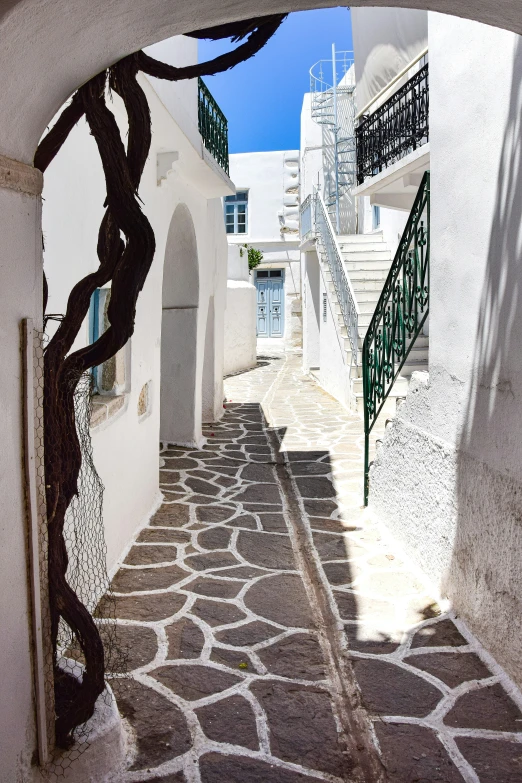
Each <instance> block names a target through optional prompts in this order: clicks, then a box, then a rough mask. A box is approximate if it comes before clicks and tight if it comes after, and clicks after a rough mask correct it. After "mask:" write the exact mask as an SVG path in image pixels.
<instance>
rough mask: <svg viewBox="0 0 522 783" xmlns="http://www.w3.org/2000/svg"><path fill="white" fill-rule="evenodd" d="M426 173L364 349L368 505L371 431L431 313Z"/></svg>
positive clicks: (428, 209)
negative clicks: (429, 312)
mask: <svg viewBox="0 0 522 783" xmlns="http://www.w3.org/2000/svg"><path fill="white" fill-rule="evenodd" d="M429 286H430V173H429V171H427V172H426V173H425V174H424V177H423V178H422V182H421V185H420V188H419V190H418V193H417V196H416V198H415V202H414V204H413V207H412V210H411V212H410V216H409V218H408V222H407V224H406V228H405V229H404V233H403V235H402V238H401V241H400V244H399V247H398V250H397V253H396V254H395V258H394V260H393V264H392V266H391V268H390V272H389V274H388V277H387V278H386V282H385V284H384V288H383V289H382V293H381V296H380V298H379V301H378V302H377V307H376V308H375V312H374V314H373V317H372V320H371V321H370V325H369V326H368V331H367V332H366V337H365V338H364V343H363V350H362V370H363V393H364V504H365V505H367V503H368V470H369V439H370V432H371V431H372V428H373V426H374V424H375V422H376V420H377V417H378V415H379V413H380V411H381V409H382V406H383V405H384V403H385V401H386V398H387V397H388V395H389V393H390V391H391V389H392V386H393V384H394V382H395V380H396V379H397V376H398V375H399V373H400V371H401V369H402V367H403V365H404V363H405V361H406V359H407V358H408V354H409V353H410V350H411V348H412V346H413V344H414V342H415V340H416V339H417V337H418V336H419V334H420V333H421V330H422V327H423V326H424V323H425V321H426V318H427V316H428V311H429V294H430V287H429Z"/></svg>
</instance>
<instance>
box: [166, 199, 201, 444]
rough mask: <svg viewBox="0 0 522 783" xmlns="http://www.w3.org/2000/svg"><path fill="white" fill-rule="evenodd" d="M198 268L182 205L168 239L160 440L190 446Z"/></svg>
mask: <svg viewBox="0 0 522 783" xmlns="http://www.w3.org/2000/svg"><path fill="white" fill-rule="evenodd" d="M198 306H199V267H198V250H197V243H196V232H195V230H194V223H193V221H192V216H191V214H190V211H189V209H188V207H187V206H186V205H185V204H179V205H178V206H177V207H176V209H175V211H174V214H173V216H172V220H171V223H170V227H169V233H168V236H167V246H166V250H165V264H164V268H163V292H162V322H161V390H160V399H161V403H160V406H161V412H160V439H161V440H163V441H168V442H170V443H180V444H192V443H194V441H195V437H196V418H198V417H196V398H197V397H198V395H197V394H196V369H197V344H198Z"/></svg>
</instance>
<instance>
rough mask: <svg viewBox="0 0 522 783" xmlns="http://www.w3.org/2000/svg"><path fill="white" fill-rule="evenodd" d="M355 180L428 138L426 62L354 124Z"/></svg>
mask: <svg viewBox="0 0 522 783" xmlns="http://www.w3.org/2000/svg"><path fill="white" fill-rule="evenodd" d="M355 133H356V144H357V183H358V185H362V184H363V182H364V181H365V179H367V178H368V177H374V176H375V175H377V174H380V173H381V172H382V171H383V170H384V169H386V168H388V167H389V166H391V165H392V164H393V163H396V162H397V161H398V160H401V159H402V158H405V157H406V156H407V155H409V154H411V153H412V152H414V151H415V150H417V149H418V148H419V147H421V146H422V145H424V144H427V143H428V141H429V82H428V64H426V65H424V66H423V67H422V68H421V69H420V70H419V71H417V73H416V74H415V75H414V76H413V77H412V78H411V79H409V80H408V81H407V82H406V84H403V85H402V87H400V88H399V89H398V90H397V92H395V93H394V94H393V95H392V96H391V98H388V100H387V101H386V102H385V103H383V104H382V106H379V108H378V109H376V110H375V111H374V112H373V113H372V114H368V115H364V116H363V117H362V118H361V121H360V123H359V125H358V127H357V128H356V131H355Z"/></svg>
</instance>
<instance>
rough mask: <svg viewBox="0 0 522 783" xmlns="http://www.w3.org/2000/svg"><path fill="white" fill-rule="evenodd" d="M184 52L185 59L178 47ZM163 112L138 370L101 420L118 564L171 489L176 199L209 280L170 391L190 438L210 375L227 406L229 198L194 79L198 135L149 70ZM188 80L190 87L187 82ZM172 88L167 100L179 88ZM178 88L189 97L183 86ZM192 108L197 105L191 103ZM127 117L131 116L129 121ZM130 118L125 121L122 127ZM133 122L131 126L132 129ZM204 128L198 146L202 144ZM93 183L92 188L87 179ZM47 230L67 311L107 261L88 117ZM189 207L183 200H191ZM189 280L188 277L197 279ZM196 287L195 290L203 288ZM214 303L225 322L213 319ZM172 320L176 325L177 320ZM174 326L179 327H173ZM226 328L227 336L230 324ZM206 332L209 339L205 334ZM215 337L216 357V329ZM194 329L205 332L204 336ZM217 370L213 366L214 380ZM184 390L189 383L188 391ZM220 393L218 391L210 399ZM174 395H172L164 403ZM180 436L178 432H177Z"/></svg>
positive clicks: (139, 319)
mask: <svg viewBox="0 0 522 783" xmlns="http://www.w3.org/2000/svg"><path fill="white" fill-rule="evenodd" d="M178 43H179V39H175V40H174V41H171V42H170V43H169V42H165V43H164V44H162V46H161V48H162V56H165V50H166V49H167V48H169V49H170V51H171V52H174V54H176V47H177V46H178ZM181 50H182V54H183V56H184V57H188V58H189V59H190V60H192V61H194V60H195V59H196V56H197V42H195V41H189V42H188V45H187V42H186V40H185V39H182V41H181ZM172 59H173V60H174V61H179V58H177V57H176V56H173V57H172ZM139 78H140V82H141V84H142V86H143V87H144V89H145V91H146V94H147V99H148V101H149V105H150V107H151V114H152V127H153V136H152V147H151V152H150V155H149V158H148V161H147V164H146V167H145V171H144V174H143V179H142V186H141V188H140V195H141V198H142V200H143V209H144V211H145V213H146V214H147V216H148V218H149V220H150V222H151V224H152V226H153V229H154V233H155V237H156V254H155V258H154V261H153V264H152V267H151V270H150V273H149V276H148V278H147V281H146V283H145V286H144V288H143V291H142V292H141V294H140V297H139V299H138V306H137V313H136V326H135V332H134V335H133V337H132V338H131V346H130V362H129V363H128V368H127V369H128V372H129V374H130V384H129V391H128V394H126V395H125V404H124V407H123V408H122V410H120V411H118V413H116V414H115V415H114V417H112V418H109V419H108V420H107V421H106V422H105V423H103V424H101V425H100V426H98V427H96V428H95V429H93V430H92V440H93V449H94V460H95V465H96V467H97V469H98V471H99V473H100V476H101V479H102V481H103V483H104V485H105V495H104V520H105V529H106V538H107V545H108V564H109V566H111V565H112V564H113V563H114V562H115V561H116V559H117V558H118V556H119V554H120V552H121V551H122V549H123V547H124V546H125V545H126V544H127V542H128V541H129V539H130V536H131V534H132V532H133V530H134V529H135V528H136V527H137V526H138V525H139V524H140V523H141V522H142V521H143V520H144V519H145V518H146V517H147V515H148V514H149V513H150V512H151V509H152V508H153V507H154V504H155V503H156V502H157V500H158V498H159V494H158V441H159V437H160V426H159V423H160V391H161V385H162V384H161V377H160V358H161V352H162V333H161V326H162V288H163V273H164V259H165V258H166V257H167V261H168V263H173V261H172V260H169V259H172V252H173V251H174V252H175V251H176V250H177V246H178V244H179V236H175V237H174V239H172V236H171V241H174V244H175V245H176V247H175V248H171V249H170V250H169V251H168V252H167V256H166V248H167V243H168V241H169V228H170V226H171V221H172V222H174V221H173V215H174V216H175V219H176V215H177V214H178V212H177V211H176V208H177V207H179V208H180V209H183V210H184V211H185V213H186V214H187V215H188V220H189V221H191V222H192V223H193V226H194V232H195V238H194V242H195V254H194V257H191V258H189V257H188V255H187V254H185V256H183V257H180V258H178V262H179V264H180V270H179V271H180V272H181V273H183V265H185V266H187V267H188V265H189V264H190V263H192V264H194V263H195V264H196V265H197V267H198V268H197V269H196V270H195V273H196V279H197V278H199V285H198V286H197V287H196V290H195V300H194V301H192V300H191V302H190V303H189V304H190V305H196V307H195V308H194V309H192V310H190V311H187V310H183V309H181V310H179V309H178V310H175V311H169V312H173V313H174V315H176V314H177V315H181V316H182V317H184V316H185V315H186V313H187V312H189V315H190V316H191V317H192V318H193V319H195V322H194V326H193V329H192V331H191V333H190V340H191V341H190V343H189V344H188V345H185V344H183V345H181V346H178V345H177V344H176V340H178V342H179V339H178V338H179V334H184V332H185V327H184V326H183V325H181V326H180V324H179V323H178V322H176V323H177V326H178V327H179V328H176V329H174V330H172V329H171V330H170V331H169V330H168V329H167V327H166V332H165V335H163V350H164V352H165V351H167V352H172V351H174V352H176V351H178V350H179V356H178V363H180V364H179V367H180V378H181V377H183V376H184V374H185V373H188V372H189V364H190V363H193V365H194V370H193V376H194V378H193V384H192V396H191V395H188V394H186V391H187V390H186V389H184V388H182V385H180V383H181V381H180V383H178V384H177V385H176V381H175V379H174V381H173V382H172V385H171V387H170V388H171V391H172V395H171V396H172V399H171V401H170V405H171V410H172V414H173V418H174V420H175V422H176V425H177V427H178V428H179V438H180V439H181V440H185V441H188V442H198V441H200V439H201V421H202V406H203V389H202V387H203V385H204V383H205V382H206V384H207V386H208V387H209V388H208V389H207V392H206V394H207V408H209V407H210V410H211V411H212V410H213V412H214V413H215V414H217V415H219V413H220V412H222V399H223V393H222V376H223V372H222V363H223V336H222V330H223V311H224V306H225V286H226V262H227V243H226V238H225V232H224V227H223V219H222V208H221V201H220V199H219V198H217V197H216V198H211V199H210V200H209V198H208V196H209V188H208V181H206V180H205V176H204V174H205V172H203V171H202V167H204V168H205V169H207V170H208V167H207V166H206V164H204V163H203V161H202V159H201V149H200V148H201V141H200V137H199V134H198V131H197V102H196V98H197V92H196V91H197V85H196V82H194V81H192V82H190V83H187V84H186V85H184V88H183V89H184V93H185V97H186V98H190V101H189V100H187V101H186V102H185V113H184V114H182V117H183V122H184V123H185V129H186V128H187V123H188V122H189V120H190V122H191V123H192V125H193V128H192V130H191V131H190V132H189V133H188V135H187V134H186V133H185V132H184V131H182V130H181V129H180V127H179V125H178V124H177V122H176V121H175V120H174V119H173V117H172V115H171V113H170V111H172V112H174V111H176V110H177V103H176V101H175V100H174V99H173V100H172V101H171V102H170V109H168V108H167V106H166V105H164V104H163V103H162V102H161V101H160V99H159V97H158V95H157V94H156V93H155V92H154V90H153V88H152V86H151V84H150V82H149V81H148V80H147V79H146V78H145V77H142V76H140V77H139ZM176 87H178V86H176ZM163 97H164V99H165V102H166V103H169V101H168V100H167V98H168V92H164V94H163ZM174 98H176V100H177V98H179V96H177V95H176V94H175V93H174ZM113 100H114V104H113V108H114V111H115V113H116V116H117V119H118V121H120V120H122V118H123V116H124V114H123V110H122V106H121V104H120V100H119V98H118V97H117V96H114V97H113ZM189 111H190V114H189V113H188V112H189ZM122 121H123V120H122ZM122 127H123V126H122ZM123 129H124V128H123ZM194 138H197V139H198V140H199V141H198V147H197V148H195V147H194V146H193V144H192V141H191V140H192V139H194ZM171 151H175V152H177V153H178V156H177V160H174V161H173V163H172V169H171V171H170V173H168V172H167V171H163V174H164V178H163V179H161V181H160V184H158V169H157V154H158V153H164V152H171ZM206 176H207V178H209V177H210V178H211V177H214V179H215V180H216V182H215V183H214V190H216V191H217V192H216V195H217V194H219V193H220V192H221V193H227V192H231V189H230V188H229V187H228V186H227V184H226V182H225V179H223V180H222V181H220V182H219V181H218V180H219V178H218V177H217V175H216V174H214V173H212V172H211V173H210V175H209V174H208V171H207V174H206ZM79 182H81V187H78V183H79ZM44 199H45V201H44V217H43V221H44V235H45V240H46V252H45V269H46V273H47V277H48V282H49V291H50V297H49V306H48V311H49V312H57V313H60V312H63V311H64V308H65V304H66V295H67V294H68V292H69V291H70V289H71V287H72V285H73V283H74V282H75V281H76V280H77V279H79V277H81V276H83V275H85V274H86V273H87V272H89V271H91V270H93V269H95V268H96V266H97V258H96V238H97V231H98V226H99V222H100V220H101V217H102V215H103V208H102V205H103V199H104V187H103V179H102V172H101V166H100V163H99V159H98V156H97V152H96V147H95V143H94V140H93V139H92V137H91V136H90V135H89V134H88V130H87V127H86V125H85V123H80V125H79V126H78V127H77V128H76V129H75V130H74V131H73V132H72V133H71V135H70V137H69V139H68V140H67V142H66V144H65V145H64V148H63V149H62V151H61V154H60V156H58V157H57V158H56V160H55V161H54V163H53V164H52V166H51V167H50V168H49V171H48V173H47V174H46V178H45V189H44ZM180 205H181V206H180ZM190 276H191V270H189V269H188V268H187V270H185V274H180V275H179V278H178V280H177V284H178V286H179V295H180V297H181V299H179V301H178V300H176V301H173V302H172V303H170V304H173V306H174V307H176V306H177V305H179V306H180V307H183V305H184V304H186V302H184V300H183V301H182V299H183V297H184V296H187V295H189V294H188V293H187V290H185V289H187V286H186V285H185V283H186V282H187V281H188V280H189V278H190ZM187 285H188V283H187ZM192 295H194V294H192ZM212 297H214V299H213V303H212V307H210V306H209V305H210V303H211V298H212ZM209 312H210V314H211V315H213V317H214V319H215V320H214V324H211V325H210V326H207V318H208V315H209ZM167 326H168V324H167ZM170 332H173V333H172V335H171V334H170ZM219 333H220V334H219ZM196 335H197V337H196ZM209 336H210V339H211V348H212V350H209V348H208V347H207V353H206V357H205V338H206V337H207V343H208V339H209ZM194 337H196V339H195V341H194ZM87 339H88V325H87V322H86V323H85V325H84V328H83V330H82V333H81V335H80V336H79V338H78V340H77V345H78V346H79V345H82V344H85V343H86V341H87ZM205 358H207V362H208V359H211V360H212V367H211V371H210V372H209V370H208V368H207V369H205V367H204V364H205ZM205 375H207V376H209V377H208V378H206V377H205ZM146 383H149V384H150V395H149V400H150V401H149V411H148V415H146V416H141V417H140V416H139V415H138V398H139V395H140V392H141V390H142V388H143V386H144V384H146ZM182 392H183V393H182ZM209 395H210V397H211V399H210V397H209ZM164 403H165V404H168V402H166V401H164ZM172 439H175V438H172Z"/></svg>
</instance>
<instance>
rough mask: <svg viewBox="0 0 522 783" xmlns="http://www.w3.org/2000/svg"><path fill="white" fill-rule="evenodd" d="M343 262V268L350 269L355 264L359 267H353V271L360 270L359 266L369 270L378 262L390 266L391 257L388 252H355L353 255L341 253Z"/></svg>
mask: <svg viewBox="0 0 522 783" xmlns="http://www.w3.org/2000/svg"><path fill="white" fill-rule="evenodd" d="M342 256H343V261H344V264H345V266H347V267H349V268H352V267H351V264H352V263H356V264H358V265H359V266H355V267H353V269H360V268H361V264H362V265H363V266H364V265H366V264H367V265H368V266H369V267H370V268H371V267H373V266H374V265H375V264H377V263H379V262H384V263H386V265H387V267H388V268H389V267H390V266H391V262H392V260H393V259H392V255H391V253H390V251H389V250H373V251H372V252H368V253H367V252H366V251H362V252H361V251H360V250H355V251H354V252H353V253H343V254H342Z"/></svg>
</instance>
